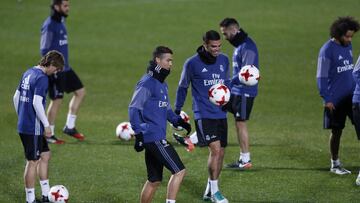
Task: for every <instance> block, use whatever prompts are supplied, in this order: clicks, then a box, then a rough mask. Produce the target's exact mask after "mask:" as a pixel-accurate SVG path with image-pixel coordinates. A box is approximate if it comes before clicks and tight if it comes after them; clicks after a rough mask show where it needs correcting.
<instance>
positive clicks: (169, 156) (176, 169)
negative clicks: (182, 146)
mask: <svg viewBox="0 0 360 203" xmlns="http://www.w3.org/2000/svg"><path fill="white" fill-rule="evenodd" d="M145 147H146V149H147V150H148V151H151V153H152V156H153V157H154V158H155V159H156V162H157V163H158V164H157V165H158V166H157V167H158V170H157V171H160V166H161V169H162V168H163V166H165V167H166V168H167V169H168V170H169V171H170V172H171V174H172V175H171V177H170V179H169V182H168V187H167V195H166V202H171V203H174V202H175V201H176V196H177V193H178V191H179V189H180V185H181V183H182V180H183V178H184V176H185V166H184V164H183V163H182V161H181V159H180V157H179V155H178V153H177V152H176V151H175V149H174V147H173V146H172V145H171V143H169V142H168V141H167V140H161V141H155V142H154V143H151V144H149V145H147V144H146V146H145ZM153 171H154V170H153ZM159 175H160V173H159ZM161 178H162V170H161Z"/></svg>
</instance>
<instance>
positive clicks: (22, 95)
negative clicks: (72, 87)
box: [13, 51, 64, 203]
mask: <svg viewBox="0 0 360 203" xmlns="http://www.w3.org/2000/svg"><path fill="white" fill-rule="evenodd" d="M63 67H64V58H63V56H62V54H61V53H60V52H57V51H50V52H48V53H47V54H45V56H43V57H42V59H41V60H40V63H39V65H37V66H34V67H32V68H30V69H28V70H27V71H26V72H25V73H24V74H23V75H22V78H21V81H20V84H19V85H18V87H17V89H16V91H15V94H14V98H13V102H14V107H15V111H16V113H17V115H18V122H17V130H18V133H19V135H20V139H21V142H22V144H23V147H24V153H25V158H26V166H25V171H24V182H25V193H26V202H27V203H35V202H37V201H36V200H35V181H36V177H37V174H38V175H39V178H40V185H41V191H42V202H49V200H48V192H49V190H50V186H49V179H48V164H49V159H50V149H49V147H48V144H47V142H46V140H45V136H46V137H50V136H51V129H50V125H49V121H48V119H47V118H46V114H45V105H46V104H45V103H46V94H47V90H48V85H49V84H48V83H49V81H48V76H49V75H52V74H54V73H55V72H57V71H61V70H62V69H63Z"/></svg>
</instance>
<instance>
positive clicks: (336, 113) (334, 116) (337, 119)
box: [324, 98, 351, 175]
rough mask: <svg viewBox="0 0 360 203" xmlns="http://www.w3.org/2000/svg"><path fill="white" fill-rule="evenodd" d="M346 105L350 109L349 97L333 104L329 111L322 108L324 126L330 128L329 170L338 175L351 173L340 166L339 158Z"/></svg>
mask: <svg viewBox="0 0 360 203" xmlns="http://www.w3.org/2000/svg"><path fill="white" fill-rule="evenodd" d="M349 101H350V103H349ZM347 105H350V109H351V98H347V99H345V100H343V101H342V102H340V103H339V104H338V105H336V106H335V110H332V111H330V110H329V109H327V108H324V128H325V129H331V134H330V138H329V148H330V155H331V167H330V172H332V173H335V174H338V175H344V174H350V173H351V172H350V171H349V170H347V169H345V168H343V167H342V164H341V162H340V159H339V148H340V140H341V135H342V129H344V127H345V121H346V116H347V114H348V112H347V109H349V107H347Z"/></svg>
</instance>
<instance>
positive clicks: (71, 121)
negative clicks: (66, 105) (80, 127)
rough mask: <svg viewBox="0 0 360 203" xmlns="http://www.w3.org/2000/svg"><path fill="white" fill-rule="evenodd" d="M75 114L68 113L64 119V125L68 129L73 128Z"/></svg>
mask: <svg viewBox="0 0 360 203" xmlns="http://www.w3.org/2000/svg"><path fill="white" fill-rule="evenodd" d="M75 121H76V115H73V114H68V115H67V119H66V126H67V127H68V128H69V129H73V128H74V127H75Z"/></svg>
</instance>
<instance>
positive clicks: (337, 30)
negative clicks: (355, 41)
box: [330, 16, 360, 40]
mask: <svg viewBox="0 0 360 203" xmlns="http://www.w3.org/2000/svg"><path fill="white" fill-rule="evenodd" d="M359 28H360V25H359V22H358V21H357V20H356V19H355V18H354V17H351V16H345V17H338V19H336V20H335V21H334V22H333V23H332V25H331V26H330V36H331V37H333V38H335V39H337V40H339V39H340V38H341V37H342V36H344V35H345V34H346V32H347V31H349V30H351V31H354V32H357V31H358V30H359Z"/></svg>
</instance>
